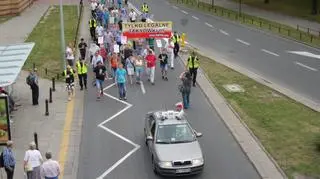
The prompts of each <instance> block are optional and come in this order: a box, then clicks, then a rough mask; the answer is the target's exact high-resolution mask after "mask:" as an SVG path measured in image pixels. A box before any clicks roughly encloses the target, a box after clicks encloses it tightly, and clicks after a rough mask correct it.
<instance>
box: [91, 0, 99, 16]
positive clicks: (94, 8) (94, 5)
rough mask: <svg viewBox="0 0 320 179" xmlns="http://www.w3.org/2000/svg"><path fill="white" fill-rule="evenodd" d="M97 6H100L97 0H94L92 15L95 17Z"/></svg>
mask: <svg viewBox="0 0 320 179" xmlns="http://www.w3.org/2000/svg"><path fill="white" fill-rule="evenodd" d="M97 6H98V3H97V2H96V1H92V2H91V14H92V17H95V14H96V8H97Z"/></svg>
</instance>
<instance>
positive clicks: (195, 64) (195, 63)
mask: <svg viewBox="0 0 320 179" xmlns="http://www.w3.org/2000/svg"><path fill="white" fill-rule="evenodd" d="M199 66H200V64H199V59H198V57H197V56H195V57H193V56H190V57H189V58H188V68H199Z"/></svg>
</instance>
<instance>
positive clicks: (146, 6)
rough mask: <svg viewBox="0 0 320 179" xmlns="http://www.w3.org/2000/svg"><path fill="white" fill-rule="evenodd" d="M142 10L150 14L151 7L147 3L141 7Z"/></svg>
mask: <svg viewBox="0 0 320 179" xmlns="http://www.w3.org/2000/svg"><path fill="white" fill-rule="evenodd" d="M141 10H142V12H143V13H149V6H148V5H147V3H145V2H144V3H143V4H142V6H141Z"/></svg>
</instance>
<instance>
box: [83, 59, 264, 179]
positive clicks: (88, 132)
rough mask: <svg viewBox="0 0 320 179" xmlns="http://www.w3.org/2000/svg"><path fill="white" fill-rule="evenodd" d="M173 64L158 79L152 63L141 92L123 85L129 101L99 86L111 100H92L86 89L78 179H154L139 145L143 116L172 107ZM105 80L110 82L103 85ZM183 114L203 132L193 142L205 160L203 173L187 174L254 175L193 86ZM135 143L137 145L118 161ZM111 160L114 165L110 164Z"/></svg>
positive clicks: (201, 178)
mask: <svg viewBox="0 0 320 179" xmlns="http://www.w3.org/2000/svg"><path fill="white" fill-rule="evenodd" d="M175 66H176V68H175V70H170V71H169V75H168V78H169V81H163V80H162V79H161V76H160V71H159V70H160V69H159V66H158V67H157V72H156V81H155V83H156V84H155V86H152V85H151V84H149V83H148V82H147V81H146V80H145V81H146V82H145V83H144V88H145V93H143V90H142V88H141V86H140V85H137V84H133V85H128V86H127V89H128V100H127V102H128V103H129V104H123V103H121V102H119V101H118V100H115V99H112V98H113V97H112V96H114V97H116V98H117V97H118V93H117V88H116V87H115V86H112V87H110V88H109V89H107V90H105V93H106V95H109V96H110V95H111V98H110V97H108V96H105V97H104V99H103V100H101V101H97V100H96V96H95V89H94V88H89V89H88V91H87V92H86V94H85V106H84V122H83V129H82V139H81V146H80V156H79V169H78V179H95V178H99V179H100V178H101V179H102V178H108V179H128V178H130V179H155V178H160V177H158V176H156V175H154V173H153V171H152V168H151V158H150V155H149V154H148V153H147V152H148V151H147V147H146V146H145V144H144V136H143V128H144V116H145V114H146V113H147V112H148V111H152V110H158V109H172V108H173V107H174V104H175V103H176V102H179V101H181V97H180V94H179V92H178V87H177V84H179V80H178V76H179V75H180V73H181V72H182V69H183V68H182V65H181V62H180V61H176V65H175ZM89 79H91V78H89ZM110 84H112V82H111V81H109V82H108V84H106V86H108V85H110ZM128 105H130V106H131V107H130V106H129V107H128V109H127V110H125V111H123V112H122V113H121V114H120V115H118V116H117V117H115V118H113V119H112V120H110V117H112V116H114V115H115V114H116V113H118V112H119V111H120V112H121V110H123V109H124V108H125V107H126V106H128ZM118 114H119V113H118ZM187 118H188V120H189V121H190V123H191V125H192V126H193V127H194V128H195V129H196V130H197V131H199V132H202V133H203V137H202V138H200V139H199V141H200V145H201V147H202V149H203V152H204V156H205V160H206V167H205V169H204V172H203V174H202V175H198V176H195V177H191V178H196V179H209V178H210V179H244V178H245V179H258V178H260V177H259V175H258V174H257V172H256V170H255V169H254V167H253V166H252V164H251V163H250V162H249V161H248V159H247V157H246V156H245V154H244V153H243V152H242V150H241V149H240V147H239V146H238V144H237V142H236V141H235V140H234V138H233V137H232V135H231V134H230V133H229V131H228V130H227V128H226V127H225V125H224V123H223V122H222V120H221V119H220V118H219V116H218V115H217V113H216V111H215V110H214V109H213V108H212V107H211V105H210V104H209V103H208V101H207V99H206V98H205V96H204V95H203V94H202V92H201V90H200V89H199V88H193V91H192V94H191V108H190V109H189V110H188V111H187ZM101 123H102V124H101ZM99 124H101V125H100V127H99V126H98V125H99ZM110 130H112V131H114V132H112V131H110ZM110 132H111V133H113V134H111V133H110ZM128 140H129V141H128ZM128 142H129V143H128ZM130 143H134V145H132V144H130ZM135 146H140V148H136V149H137V150H136V151H135V152H133V153H132V154H131V155H130V156H127V157H126V158H125V159H124V160H121V158H122V157H124V156H126V155H127V154H128V153H129V152H132V150H134V149H135ZM114 164H118V165H117V166H116V167H114ZM103 174H104V175H103ZM102 175H103V176H102ZM187 178H188V177H187Z"/></svg>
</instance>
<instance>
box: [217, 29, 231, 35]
mask: <svg viewBox="0 0 320 179" xmlns="http://www.w3.org/2000/svg"><path fill="white" fill-rule="evenodd" d="M219 31H220V32H221V33H222V34H224V35H227V36H230V34H229V33H228V32H226V31H224V30H222V29H220V30H219Z"/></svg>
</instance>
